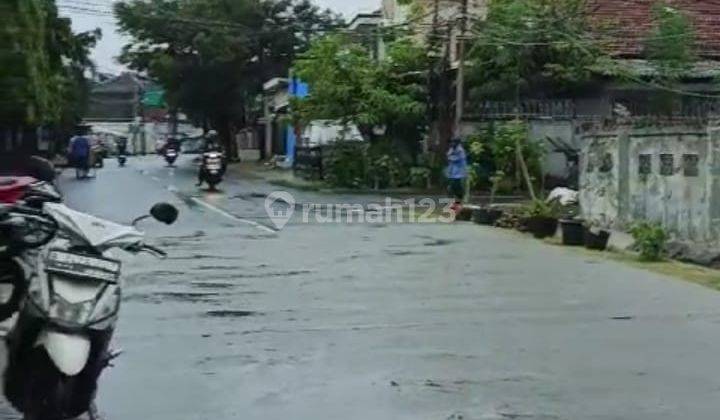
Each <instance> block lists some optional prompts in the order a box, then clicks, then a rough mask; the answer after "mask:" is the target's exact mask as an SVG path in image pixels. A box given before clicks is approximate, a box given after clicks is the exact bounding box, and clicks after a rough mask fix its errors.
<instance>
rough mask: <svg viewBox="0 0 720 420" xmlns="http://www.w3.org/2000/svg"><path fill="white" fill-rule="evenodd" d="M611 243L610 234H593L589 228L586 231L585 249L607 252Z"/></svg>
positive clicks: (600, 232)
mask: <svg viewBox="0 0 720 420" xmlns="http://www.w3.org/2000/svg"><path fill="white" fill-rule="evenodd" d="M609 241H610V232H608V231H606V230H601V231H599V232H597V233H594V232H592V231H591V230H590V229H589V228H586V229H585V234H584V242H585V248H587V249H593V250H596V251H605V250H606V249H607V246H608V242H609Z"/></svg>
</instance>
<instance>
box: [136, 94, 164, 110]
mask: <svg viewBox="0 0 720 420" xmlns="http://www.w3.org/2000/svg"><path fill="white" fill-rule="evenodd" d="M142 104H143V105H144V106H146V107H148V108H166V107H167V104H166V103H165V91H164V90H152V91H149V92H145V94H144V95H143V98H142Z"/></svg>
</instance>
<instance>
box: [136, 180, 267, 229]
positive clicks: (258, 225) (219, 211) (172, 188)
mask: <svg viewBox="0 0 720 420" xmlns="http://www.w3.org/2000/svg"><path fill="white" fill-rule="evenodd" d="M143 174H144V175H147V172H146V171H143ZM150 179H152V180H153V181H155V182H157V183H159V184H162V183H163V181H162V180H161V179H160V178H159V177H157V176H151V177H150ZM165 189H167V190H168V191H169V192H171V193H173V194H176V195H181V194H182V193H181V192H180V190H179V189H178V188H177V187H176V186H174V185H167V186H165ZM182 195H185V194H182ZM187 198H189V199H190V201H192V202H193V203H195V204H197V205H199V206H202V207H204V208H206V209H208V210H210V211H212V212H215V213H217V214H219V215H221V216H223V217H225V218H227V219H230V220H232V221H234V222H240V223H243V224H246V225H249V226H252V227H254V228H256V229H260V230H262V231H263V232H266V233H273V234H276V233H278V232H279V230H275V229H273V228H271V227H268V226H265V225H263V224H262V223H258V222H254V221H252V220H247V219H243V218H242V217H238V216H235V215H234V214H231V213H228V212H227V211H225V210H223V209H221V208H219V207H215V206H213V205H212V204H210V203H208V202H206V201H203V200H201V199H199V198H197V197H187Z"/></svg>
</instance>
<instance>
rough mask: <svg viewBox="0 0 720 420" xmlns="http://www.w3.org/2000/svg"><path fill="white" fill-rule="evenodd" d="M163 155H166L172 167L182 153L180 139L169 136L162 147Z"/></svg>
mask: <svg viewBox="0 0 720 420" xmlns="http://www.w3.org/2000/svg"><path fill="white" fill-rule="evenodd" d="M162 155H163V156H164V157H165V161H166V162H167V164H168V166H171V167H172V166H173V165H174V164H175V161H176V160H177V159H178V156H179V155H180V140H178V139H176V138H172V137H171V138H169V139H168V141H167V143H166V144H165V146H163V148H162Z"/></svg>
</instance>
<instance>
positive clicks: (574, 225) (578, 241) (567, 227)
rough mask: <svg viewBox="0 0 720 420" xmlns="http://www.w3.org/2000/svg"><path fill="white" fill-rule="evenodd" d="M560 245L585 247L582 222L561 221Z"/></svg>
mask: <svg viewBox="0 0 720 420" xmlns="http://www.w3.org/2000/svg"><path fill="white" fill-rule="evenodd" d="M560 228H561V229H562V243H563V245H567V246H583V245H585V225H584V224H583V221H582V220H561V221H560Z"/></svg>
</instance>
